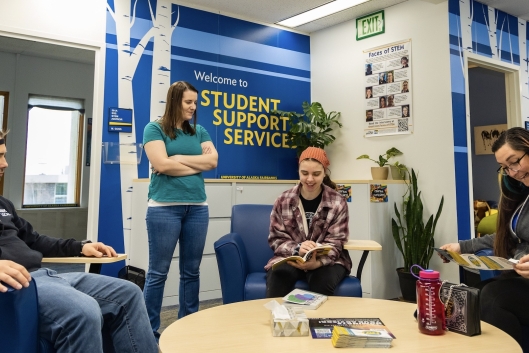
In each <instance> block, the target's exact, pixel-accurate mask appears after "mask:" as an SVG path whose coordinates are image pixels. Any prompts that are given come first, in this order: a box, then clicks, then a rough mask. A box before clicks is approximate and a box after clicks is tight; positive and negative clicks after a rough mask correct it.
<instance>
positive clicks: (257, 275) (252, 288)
mask: <svg viewBox="0 0 529 353" xmlns="http://www.w3.org/2000/svg"><path fill="white" fill-rule="evenodd" d="M263 298H266V272H253V273H250V274H249V275H248V276H247V277H246V283H245V284H244V300H255V299H263Z"/></svg>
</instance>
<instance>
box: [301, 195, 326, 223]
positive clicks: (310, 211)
mask: <svg viewBox="0 0 529 353" xmlns="http://www.w3.org/2000/svg"><path fill="white" fill-rule="evenodd" d="M322 195H323V189H322V190H321V192H320V194H319V195H318V196H316V198H314V199H312V200H306V199H304V198H303V196H301V194H300V195H299V199H300V200H301V204H302V205H303V209H304V210H305V217H306V218H307V225H308V227H309V229H310V225H311V224H312V218H313V217H314V214H315V213H316V211H317V210H318V206H319V205H320V202H321V196H322Z"/></svg>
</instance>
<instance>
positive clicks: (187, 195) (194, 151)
mask: <svg viewBox="0 0 529 353" xmlns="http://www.w3.org/2000/svg"><path fill="white" fill-rule="evenodd" d="M155 140H160V141H163V142H164V143H165V149H166V150H167V155H168V156H169V157H170V156H174V155H175V154H181V155H188V156H195V155H201V154H202V146H201V143H202V142H206V141H211V137H210V136H209V134H208V132H207V131H206V129H204V128H203V127H202V126H200V125H198V124H197V125H196V134H195V135H193V136H191V135H190V134H186V133H184V132H183V131H182V130H176V139H174V140H171V138H170V137H168V136H167V135H166V134H164V132H163V130H162V127H161V126H160V124H158V123H157V122H156V121H151V122H150V123H148V124H147V126H145V129H144V130H143V144H144V145H146V144H147V143H149V142H150V141H155ZM149 199H152V200H154V201H158V202H184V203H185V202H189V203H196V202H204V201H206V190H205V188H204V177H203V176H202V173H198V174H193V175H187V176H170V175H165V174H155V173H152V174H151V182H150V184H149Z"/></svg>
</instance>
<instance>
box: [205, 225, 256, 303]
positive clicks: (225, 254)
mask: <svg viewBox="0 0 529 353" xmlns="http://www.w3.org/2000/svg"><path fill="white" fill-rule="evenodd" d="M213 247H214V248H215V254H216V256H217V265H218V268H219V276H220V284H221V290H222V301H223V303H224V304H229V303H235V302H240V301H244V285H245V283H246V277H247V276H248V260H247V255H246V250H245V247H244V244H243V241H242V238H241V236H240V235H239V234H237V233H229V234H226V235H224V236H222V237H221V238H220V239H219V240H217V241H216V242H215V243H214V244H213Z"/></svg>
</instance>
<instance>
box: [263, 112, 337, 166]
mask: <svg viewBox="0 0 529 353" xmlns="http://www.w3.org/2000/svg"><path fill="white" fill-rule="evenodd" d="M301 107H302V108H303V114H300V113H296V112H286V111H282V110H273V111H272V114H274V115H278V116H280V117H288V120H287V121H288V126H289V131H288V132H287V143H288V144H289V146H291V147H292V148H296V153H297V156H298V157H299V156H300V155H301V152H303V151H304V150H305V149H306V148H307V147H311V146H312V147H319V148H322V149H324V148H325V146H328V145H330V144H331V143H333V142H334V140H335V139H336V137H334V135H332V131H333V129H334V128H335V127H336V126H337V127H342V124H341V123H340V122H339V121H338V119H339V118H340V113H339V112H335V111H332V112H330V113H328V114H327V113H325V111H324V110H323V107H322V106H321V104H320V103H318V102H312V103H310V104H309V103H308V102H303V104H302V105H301Z"/></svg>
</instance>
